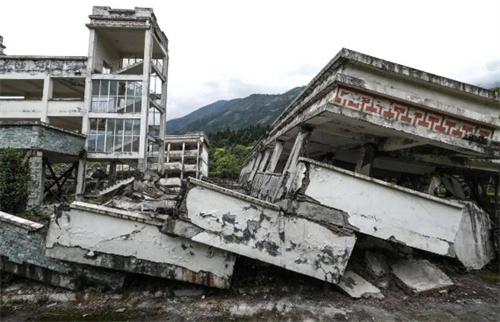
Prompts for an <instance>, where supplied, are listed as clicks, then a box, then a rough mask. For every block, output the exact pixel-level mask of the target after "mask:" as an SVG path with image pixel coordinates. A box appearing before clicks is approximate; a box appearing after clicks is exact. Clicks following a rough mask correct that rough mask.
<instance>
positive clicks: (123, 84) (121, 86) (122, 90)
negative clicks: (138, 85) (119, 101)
mask: <svg viewBox="0 0 500 322" xmlns="http://www.w3.org/2000/svg"><path fill="white" fill-rule="evenodd" d="M126 87H127V86H126V82H125V81H119V82H118V95H121V96H124V95H125V89H126Z"/></svg>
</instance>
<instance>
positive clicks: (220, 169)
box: [208, 125, 268, 180]
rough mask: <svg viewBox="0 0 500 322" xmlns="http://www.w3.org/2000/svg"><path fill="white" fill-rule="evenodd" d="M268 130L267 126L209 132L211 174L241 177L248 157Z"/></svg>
mask: <svg viewBox="0 0 500 322" xmlns="http://www.w3.org/2000/svg"><path fill="white" fill-rule="evenodd" d="M267 130H268V127H265V126H260V125H257V126H251V127H247V128H243V129H237V130H232V129H225V130H222V131H218V132H215V133H209V134H208V136H209V140H210V145H211V149H210V165H209V169H210V176H211V177H217V178H222V179H232V180H235V179H237V178H238V177H239V175H240V171H241V168H242V167H243V165H244V162H245V160H246V158H247V157H248V155H249V153H250V151H251V150H252V148H253V146H254V145H255V143H256V142H257V141H258V140H259V138H261V137H263V136H264V135H265V133H266V131H267Z"/></svg>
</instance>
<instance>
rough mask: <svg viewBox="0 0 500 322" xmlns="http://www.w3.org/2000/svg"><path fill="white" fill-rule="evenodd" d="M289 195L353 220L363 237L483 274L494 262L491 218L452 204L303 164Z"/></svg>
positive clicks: (303, 161)
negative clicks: (458, 263) (449, 259)
mask: <svg viewBox="0 0 500 322" xmlns="http://www.w3.org/2000/svg"><path fill="white" fill-rule="evenodd" d="M296 173H297V175H296V176H295V179H294V181H293V183H292V187H290V191H289V195H293V194H296V193H298V194H303V195H304V196H305V197H306V198H310V199H311V200H313V201H314V202H316V203H319V204H321V205H323V206H325V207H330V208H336V209H337V210H335V211H336V212H338V210H341V211H344V212H345V213H346V214H347V215H346V217H347V221H348V224H349V225H351V226H353V227H355V228H356V229H358V230H359V231H360V232H362V233H364V234H367V235H371V236H374V237H378V238H381V239H385V240H389V241H394V242H397V243H401V244H405V245H407V246H410V247H413V248H418V249H422V250H425V251H429V252H432V253H435V254H439V255H445V256H451V257H456V258H458V259H459V260H460V261H461V262H462V263H463V265H464V266H465V267H467V268H469V269H479V268H481V267H483V266H484V265H486V264H487V263H488V262H489V261H490V260H491V259H492V258H493V249H492V245H491V241H490V233H491V231H490V222H489V219H488V214H487V213H486V212H484V211H483V210H481V209H480V208H478V207H477V206H474V205H472V204H466V203H458V202H452V201H449V200H445V199H441V198H437V197H433V196H431V195H427V194H424V193H421V192H418V191H414V190H411V189H407V188H404V187H401V186H397V185H394V184H390V183H387V182H385V181H382V180H377V179H374V178H371V177H367V176H364V175H360V174H357V173H354V172H351V171H348V170H345V169H342V168H338V167H334V166H331V165H327V164H324V163H320V162H317V161H314V160H310V159H305V158H301V159H300V163H299V165H298V170H297V172H296Z"/></svg>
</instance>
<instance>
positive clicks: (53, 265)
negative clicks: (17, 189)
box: [0, 211, 125, 290]
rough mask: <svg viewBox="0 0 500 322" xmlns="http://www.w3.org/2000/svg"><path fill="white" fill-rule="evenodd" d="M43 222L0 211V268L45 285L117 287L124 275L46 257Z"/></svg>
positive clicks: (73, 287) (68, 287) (120, 284)
mask: <svg viewBox="0 0 500 322" xmlns="http://www.w3.org/2000/svg"><path fill="white" fill-rule="evenodd" d="M46 233H47V229H46V227H45V226H44V225H42V224H39V223H36V222H33V221H30V220H26V219H24V218H21V217H17V216H13V215H10V214H7V213H5V212H1V211H0V270H1V271H5V272H8V273H12V274H16V275H19V276H22V277H26V278H29V279H33V280H36V281H39V282H42V283H45V284H49V285H53V286H58V287H62V288H67V289H70V290H76V289H79V288H80V287H81V286H83V284H85V283H87V284H94V285H99V286H105V287H109V288H111V289H119V288H121V287H122V286H123V281H124V279H125V275H124V274H122V273H120V272H112V271H108V270H105V269H100V268H96V267H91V266H86V265H78V264H71V263H67V262H63V261H61V260H58V259H54V258H49V257H47V256H45V254H44V252H45V238H46Z"/></svg>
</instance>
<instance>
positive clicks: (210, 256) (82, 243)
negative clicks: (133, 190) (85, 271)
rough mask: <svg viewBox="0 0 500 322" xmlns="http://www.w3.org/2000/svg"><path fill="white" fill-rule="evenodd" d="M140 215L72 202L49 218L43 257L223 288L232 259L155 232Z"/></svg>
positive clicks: (154, 224) (154, 225) (227, 282)
mask: <svg viewBox="0 0 500 322" xmlns="http://www.w3.org/2000/svg"><path fill="white" fill-rule="evenodd" d="M161 226H162V222H161V221H158V220H155V219H152V218H149V217H147V216H145V215H141V214H138V213H133V212H129V211H124V210H119V209H113V208H109V207H104V206H99V205H94V204H89V203H84V202H73V203H72V204H71V205H70V206H69V207H68V208H67V209H66V210H64V211H63V212H62V213H61V214H60V215H59V216H56V217H54V218H53V219H52V221H51V223H50V226H49V233H48V236H47V249H46V254H47V255H48V256H50V257H52V258H58V259H62V260H65V261H70V262H76V263H82V264H88V265H93V266H99V267H106V268H110V269H115V270H121V271H126V272H133V273H139V274H146V275H152V276H157V277H163V278H169V279H175V280H179V281H184V282H190V283H195V284H201V285H206V286H211V287H218V288H228V287H229V286H230V279H231V276H232V273H233V266H234V262H235V256H234V255H232V254H229V253H227V252H224V251H222V250H219V249H215V248H212V247H208V246H206V245H202V244H199V243H196V242H193V241H190V240H187V239H186V238H183V237H174V236H169V235H166V234H163V233H161V232H160V227H161Z"/></svg>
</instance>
